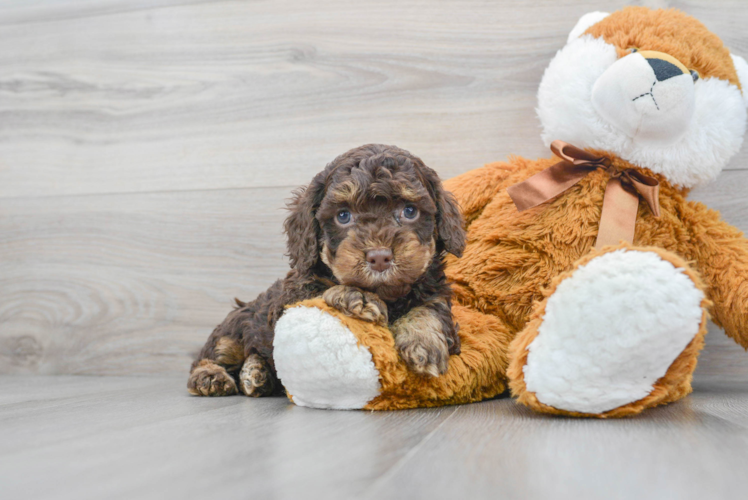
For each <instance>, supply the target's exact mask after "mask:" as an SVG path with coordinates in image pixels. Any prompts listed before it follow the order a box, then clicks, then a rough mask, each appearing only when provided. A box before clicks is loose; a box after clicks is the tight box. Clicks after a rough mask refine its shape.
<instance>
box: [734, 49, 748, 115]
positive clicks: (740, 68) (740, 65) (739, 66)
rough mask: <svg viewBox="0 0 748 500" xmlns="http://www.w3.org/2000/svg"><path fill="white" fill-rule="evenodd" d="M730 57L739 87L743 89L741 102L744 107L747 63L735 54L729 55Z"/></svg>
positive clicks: (747, 95) (747, 102) (747, 92)
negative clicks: (742, 101)
mask: <svg viewBox="0 0 748 500" xmlns="http://www.w3.org/2000/svg"><path fill="white" fill-rule="evenodd" d="M730 57H732V63H733V64H734V65H735V71H736V72H737V73H738V80H740V87H741V88H742V89H743V100H744V101H745V105H746V106H748V63H747V62H745V59H743V58H742V57H740V56H736V55H735V54H730Z"/></svg>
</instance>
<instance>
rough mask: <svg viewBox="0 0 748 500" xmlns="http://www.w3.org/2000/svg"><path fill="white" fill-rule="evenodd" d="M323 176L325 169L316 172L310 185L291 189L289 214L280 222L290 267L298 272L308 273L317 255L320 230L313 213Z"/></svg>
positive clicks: (323, 190)
mask: <svg viewBox="0 0 748 500" xmlns="http://www.w3.org/2000/svg"><path fill="white" fill-rule="evenodd" d="M325 177H326V175H325V172H320V173H319V174H317V175H316V176H315V177H314V179H313V180H312V182H311V183H310V184H309V186H307V187H306V188H300V189H297V190H296V191H294V193H293V199H292V200H291V201H290V202H289V203H288V209H289V210H290V211H291V215H289V216H288V218H286V221H285V222H284V223H283V230H284V232H285V233H286V249H287V250H288V257H289V259H290V261H291V268H293V269H295V270H296V271H298V272H299V273H300V274H306V273H309V272H310V271H311V269H312V268H313V267H314V266H315V265H316V264H317V260H318V259H319V241H320V238H321V236H322V231H321V229H320V227H319V222H318V221H317V219H316V218H315V214H316V212H317V208H319V204H320V203H321V202H322V198H323V197H324V196H325Z"/></svg>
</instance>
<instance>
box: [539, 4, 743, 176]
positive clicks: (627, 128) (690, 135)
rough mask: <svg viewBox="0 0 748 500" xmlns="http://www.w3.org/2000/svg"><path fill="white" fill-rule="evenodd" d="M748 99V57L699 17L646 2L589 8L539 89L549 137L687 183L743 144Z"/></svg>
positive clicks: (545, 132) (722, 163)
mask: <svg viewBox="0 0 748 500" xmlns="http://www.w3.org/2000/svg"><path fill="white" fill-rule="evenodd" d="M741 82H742V85H741ZM747 105H748V64H746V61H745V60H744V59H743V58H741V57H738V56H735V55H731V54H730V52H729V50H728V49H727V48H726V47H725V46H724V45H723V43H722V41H721V40H720V39H719V38H718V37H717V36H716V35H714V34H713V33H711V32H710V31H709V30H708V29H707V28H706V27H705V26H704V25H703V24H701V23H700V22H699V21H698V20H696V19H694V18H693V17H690V16H688V15H686V14H684V13H682V12H680V11H678V10H674V9H669V10H651V9H648V8H646V7H628V8H625V9H623V10H620V11H617V12H614V13H612V14H607V13H604V12H593V13H590V14H586V15H584V16H583V17H582V18H581V19H580V20H579V22H578V23H577V25H576V26H575V27H574V29H573V30H572V31H571V33H570V35H569V39H568V41H567V43H566V46H565V47H564V48H562V49H561V50H560V51H559V52H558V53H557V54H556V57H554V59H553V60H552V61H551V63H550V65H549V66H548V68H547V69H546V71H545V74H544V75H543V80H542V82H541V83H540V89H539V91H538V116H539V117H540V120H541V122H542V124H543V134H542V138H543V141H544V142H545V143H546V144H550V143H551V142H552V141H554V140H556V139H560V140H563V141H566V142H569V143H571V144H573V145H575V146H578V147H583V148H594V149H601V150H606V151H609V152H611V153H614V154H616V155H618V156H620V157H621V158H623V159H624V160H627V161H629V162H631V163H633V164H635V165H639V166H642V167H647V168H649V169H651V170H652V171H654V172H657V173H660V174H662V175H664V176H665V177H666V178H667V179H668V180H669V181H670V182H672V183H673V184H675V185H679V186H683V187H688V188H690V187H694V186H696V185H698V184H701V183H703V182H705V181H708V180H711V179H713V178H714V177H715V176H716V175H717V174H718V173H719V172H720V171H721V169H722V168H723V167H724V166H725V165H726V164H727V162H728V161H729V159H730V158H731V157H732V156H733V155H734V154H735V153H737V152H738V150H739V149H740V145H741V143H742V141H743V134H744V133H745V129H746V106H747Z"/></svg>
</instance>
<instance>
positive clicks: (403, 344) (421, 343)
mask: <svg viewBox="0 0 748 500" xmlns="http://www.w3.org/2000/svg"><path fill="white" fill-rule="evenodd" d="M395 345H396V346H397V350H398V351H399V352H400V357H401V358H403V361H405V364H406V365H408V368H410V370H411V371H413V372H414V373H418V374H419V375H429V376H431V377H438V376H439V375H442V374H444V373H446V372H447V366H448V364H447V361H448V360H449V348H448V347H447V342H446V341H445V340H444V339H443V338H441V337H440V336H439V335H435V334H428V333H424V334H423V335H409V336H402V335H401V336H400V337H396V338H395Z"/></svg>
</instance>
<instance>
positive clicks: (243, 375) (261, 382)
mask: <svg viewBox="0 0 748 500" xmlns="http://www.w3.org/2000/svg"><path fill="white" fill-rule="evenodd" d="M239 388H240V389H241V391H242V392H243V393H244V394H245V395H247V396H250V397H253V398H259V397H262V396H270V395H271V394H272V393H273V390H274V389H275V380H274V377H273V374H272V373H271V372H270V368H269V367H268V365H267V363H266V362H265V360H264V359H263V358H262V357H261V356H260V355H259V354H252V355H250V356H249V357H248V358H247V360H246V361H245V362H244V366H243V367H242V371H241V372H240V373H239Z"/></svg>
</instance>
